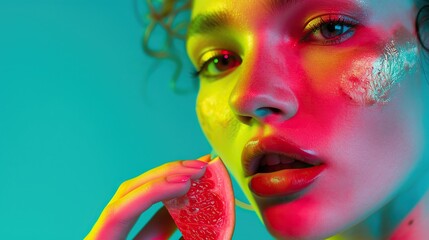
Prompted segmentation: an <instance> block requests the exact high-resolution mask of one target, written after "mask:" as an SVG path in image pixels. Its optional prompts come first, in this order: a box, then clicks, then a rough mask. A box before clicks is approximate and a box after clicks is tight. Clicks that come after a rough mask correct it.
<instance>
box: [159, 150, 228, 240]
mask: <svg viewBox="0 0 429 240" xmlns="http://www.w3.org/2000/svg"><path fill="white" fill-rule="evenodd" d="M208 160H209V158H207V161H208ZM164 205H165V206H166V208H167V210H168V211H169V213H170V215H171V216H172V217H173V219H174V222H175V223H176V225H177V227H178V228H179V230H180V232H181V233H182V235H183V238H184V239H185V240H194V239H195V240H197V239H207V240H225V239H231V238H232V233H233V231H234V224H235V208H234V193H233V190H232V185H231V180H230V178H229V175H228V171H227V170H226V168H225V166H224V165H223V163H222V161H221V160H220V158H215V159H213V160H212V161H210V162H209V164H208V165H207V169H206V172H205V174H204V176H203V177H202V178H200V179H198V180H195V181H192V183H191V188H190V189H189V192H188V193H187V194H186V195H184V196H182V197H179V198H174V199H171V200H168V201H164Z"/></svg>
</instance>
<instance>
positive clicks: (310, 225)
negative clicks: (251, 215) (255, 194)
mask: <svg viewBox="0 0 429 240" xmlns="http://www.w3.org/2000/svg"><path fill="white" fill-rule="evenodd" d="M260 210H261V216H262V218H263V221H264V224H265V226H266V228H267V230H268V231H269V232H270V234H271V235H273V236H274V237H275V238H276V239H287V240H289V239H299V240H319V239H325V238H328V237H331V236H333V235H335V234H336V233H338V232H340V231H342V230H343V229H345V228H346V227H347V222H348V220H350V219H344V218H343V219H341V218H339V217H338V216H344V213H343V214H334V213H333V212H330V211H328V210H327V209H326V208H323V207H322V206H321V204H320V203H317V202H316V201H311V199H308V198H300V199H297V200H294V201H290V202H286V203H281V204H273V205H271V206H262V207H261V209H260Z"/></svg>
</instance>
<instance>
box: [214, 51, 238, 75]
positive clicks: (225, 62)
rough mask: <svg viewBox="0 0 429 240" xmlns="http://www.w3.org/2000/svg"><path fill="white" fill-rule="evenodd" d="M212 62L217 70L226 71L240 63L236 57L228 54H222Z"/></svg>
mask: <svg viewBox="0 0 429 240" xmlns="http://www.w3.org/2000/svg"><path fill="white" fill-rule="evenodd" d="M213 64H214V67H215V69H216V71H218V72H223V71H227V70H229V69H231V68H234V67H236V66H238V65H239V64H240V61H238V59H237V57H235V56H233V55H230V54H223V55H222V56H219V57H217V58H215V59H213Z"/></svg>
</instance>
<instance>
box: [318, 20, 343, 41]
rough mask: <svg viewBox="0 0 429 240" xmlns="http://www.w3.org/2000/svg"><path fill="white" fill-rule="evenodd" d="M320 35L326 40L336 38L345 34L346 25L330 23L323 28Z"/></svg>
mask: <svg viewBox="0 0 429 240" xmlns="http://www.w3.org/2000/svg"><path fill="white" fill-rule="evenodd" d="M320 33H321V34H322V36H323V37H325V38H334V37H337V36H339V35H341V34H343V33H344V25H343V24H338V23H328V24H325V26H322V27H321V31H320Z"/></svg>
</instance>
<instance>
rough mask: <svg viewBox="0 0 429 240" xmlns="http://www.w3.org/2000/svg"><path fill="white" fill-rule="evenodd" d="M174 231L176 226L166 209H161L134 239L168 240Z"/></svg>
mask: <svg viewBox="0 0 429 240" xmlns="http://www.w3.org/2000/svg"><path fill="white" fill-rule="evenodd" d="M176 229H177V227H176V224H175V223H174V221H173V218H171V216H170V214H169V213H168V211H167V209H166V208H165V207H161V208H160V209H159V210H158V212H157V213H156V214H155V215H154V216H153V217H152V218H151V219H150V221H149V222H148V223H147V224H146V225H145V226H144V227H143V228H142V229H141V230H140V232H139V233H138V234H137V235H136V237H135V238H134V239H135V240H147V239H169V238H170V236H171V235H173V233H174V231H176Z"/></svg>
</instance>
